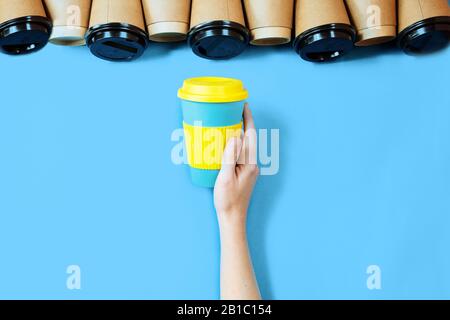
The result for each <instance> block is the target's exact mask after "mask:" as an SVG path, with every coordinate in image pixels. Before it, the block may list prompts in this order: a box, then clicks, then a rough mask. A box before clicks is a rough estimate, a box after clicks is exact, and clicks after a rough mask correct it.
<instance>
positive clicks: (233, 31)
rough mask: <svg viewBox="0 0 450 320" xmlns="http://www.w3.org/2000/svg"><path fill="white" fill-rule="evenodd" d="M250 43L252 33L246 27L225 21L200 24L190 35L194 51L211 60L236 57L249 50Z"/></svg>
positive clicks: (189, 41) (190, 43)
mask: <svg viewBox="0 0 450 320" xmlns="http://www.w3.org/2000/svg"><path fill="white" fill-rule="evenodd" d="M249 41H250V32H249V30H248V29H247V28H246V27H245V26H243V25H241V24H239V23H236V22H233V21H225V20H217V21H211V22H206V23H202V24H199V25H197V26H195V27H194V28H192V29H191V30H190V31H189V34H188V43H189V45H190V46H191V48H192V51H193V52H194V53H195V54H196V55H198V56H200V57H202V58H206V59H211V60H225V59H231V58H233V57H236V56H238V55H240V54H241V53H242V52H243V51H244V50H245V49H246V48H247V46H248V43H249Z"/></svg>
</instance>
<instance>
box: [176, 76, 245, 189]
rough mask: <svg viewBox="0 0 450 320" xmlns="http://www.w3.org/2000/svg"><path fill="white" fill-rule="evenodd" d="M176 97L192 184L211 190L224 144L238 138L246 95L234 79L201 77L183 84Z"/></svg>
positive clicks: (240, 131) (241, 85)
mask: <svg viewBox="0 0 450 320" xmlns="http://www.w3.org/2000/svg"><path fill="white" fill-rule="evenodd" d="M178 97H179V98H180V99H181V107H182V110H183V128H184V133H185V135H184V138H185V139H184V140H185V146H186V153H187V159H188V163H189V166H190V169H191V170H190V171H191V178H192V182H193V183H194V184H195V185H197V186H201V187H207V188H213V187H214V184H215V182H216V179H217V176H218V174H219V171H220V169H221V167H222V156H223V151H224V150H225V146H226V144H227V141H228V140H229V139H230V138H233V137H240V136H241V133H242V113H243V111H244V105H245V102H246V99H247V98H248V92H247V90H246V89H245V88H244V84H243V83H242V81H240V80H237V79H230V78H217V77H202V78H193V79H187V80H185V81H184V83H183V87H182V88H181V89H180V90H179V91H178Z"/></svg>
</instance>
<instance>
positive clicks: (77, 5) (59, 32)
mask: <svg viewBox="0 0 450 320" xmlns="http://www.w3.org/2000/svg"><path fill="white" fill-rule="evenodd" d="M44 3H45V6H46V8H47V12H48V14H49V16H50V18H51V19H52V22H53V31H52V34H51V36H50V42H51V43H53V44H57V45H64V46H82V45H84V44H86V42H85V40H84V36H85V34H86V31H87V28H88V26H89V15H90V12H91V3H92V1H91V0H44Z"/></svg>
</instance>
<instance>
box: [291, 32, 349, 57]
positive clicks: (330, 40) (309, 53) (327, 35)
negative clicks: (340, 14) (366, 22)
mask: <svg viewBox="0 0 450 320" xmlns="http://www.w3.org/2000/svg"><path fill="white" fill-rule="evenodd" d="M355 39H356V31H355V29H354V28H353V27H352V26H351V25H348V24H339V23H333V24H327V25H323V26H319V27H316V28H312V29H309V30H307V31H305V32H303V33H302V34H300V35H299V36H298V37H297V38H296V39H295V41H294V49H295V51H296V52H297V53H298V54H299V55H300V57H302V59H304V60H307V61H313V62H325V61H331V60H334V59H336V58H338V57H340V56H342V55H344V54H346V53H347V52H349V51H351V50H353V48H354V43H355Z"/></svg>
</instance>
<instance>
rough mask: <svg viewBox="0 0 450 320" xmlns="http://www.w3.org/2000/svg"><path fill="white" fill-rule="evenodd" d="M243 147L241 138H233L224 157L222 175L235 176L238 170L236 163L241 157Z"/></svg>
mask: <svg viewBox="0 0 450 320" xmlns="http://www.w3.org/2000/svg"><path fill="white" fill-rule="evenodd" d="M241 149H242V140H241V139H240V138H236V137H234V138H231V139H230V140H229V141H228V143H227V146H226V148H225V151H224V152H223V157H222V169H221V170H220V175H225V176H228V177H230V176H233V175H234V174H235V172H236V163H237V161H238V159H239V155H240V153H241Z"/></svg>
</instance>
